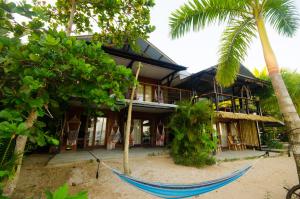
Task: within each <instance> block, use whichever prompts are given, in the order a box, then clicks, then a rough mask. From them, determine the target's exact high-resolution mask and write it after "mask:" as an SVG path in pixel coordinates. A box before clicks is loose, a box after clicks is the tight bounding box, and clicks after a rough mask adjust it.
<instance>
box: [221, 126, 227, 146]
mask: <svg viewBox="0 0 300 199" xmlns="http://www.w3.org/2000/svg"><path fill="white" fill-rule="evenodd" d="M219 125H220V136H221V146H222V147H228V140H227V137H228V128H227V123H224V122H220V123H219Z"/></svg>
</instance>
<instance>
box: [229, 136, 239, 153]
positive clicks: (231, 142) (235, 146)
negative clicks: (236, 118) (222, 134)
mask: <svg viewBox="0 0 300 199" xmlns="http://www.w3.org/2000/svg"><path fill="white" fill-rule="evenodd" d="M227 139H228V147H229V150H232V149H234V150H236V151H237V150H242V145H241V143H236V142H234V140H233V137H232V136H230V135H229V136H227Z"/></svg>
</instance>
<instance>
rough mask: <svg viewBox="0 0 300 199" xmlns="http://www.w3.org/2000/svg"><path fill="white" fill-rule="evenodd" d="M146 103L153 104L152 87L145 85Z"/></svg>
mask: <svg viewBox="0 0 300 199" xmlns="http://www.w3.org/2000/svg"><path fill="white" fill-rule="evenodd" d="M145 101H147V102H152V86H150V85H145Z"/></svg>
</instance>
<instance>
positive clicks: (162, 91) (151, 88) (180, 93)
mask: <svg viewBox="0 0 300 199" xmlns="http://www.w3.org/2000/svg"><path fill="white" fill-rule="evenodd" d="M128 93H131V92H128ZM127 98H128V99H129V94H128V95H127ZM191 98H192V92H191V91H189V90H184V89H179V88H173V87H168V86H162V85H156V84H150V83H143V82H140V83H139V86H138V88H137V89H136V92H135V97H134V99H135V100H138V101H146V102H157V103H163V104H176V103H177V102H180V101H184V100H191Z"/></svg>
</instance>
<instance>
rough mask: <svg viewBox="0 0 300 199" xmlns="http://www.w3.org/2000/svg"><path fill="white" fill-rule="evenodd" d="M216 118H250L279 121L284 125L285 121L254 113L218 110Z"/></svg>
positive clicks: (262, 120)
mask: <svg viewBox="0 0 300 199" xmlns="http://www.w3.org/2000/svg"><path fill="white" fill-rule="evenodd" d="M216 118H217V119H230V120H250V121H258V122H267V123H279V124H281V125H284V123H283V122H282V121H280V120H278V119H276V118H274V117H271V116H261V115H254V114H244V113H232V112H223V111H217V112H216Z"/></svg>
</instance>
